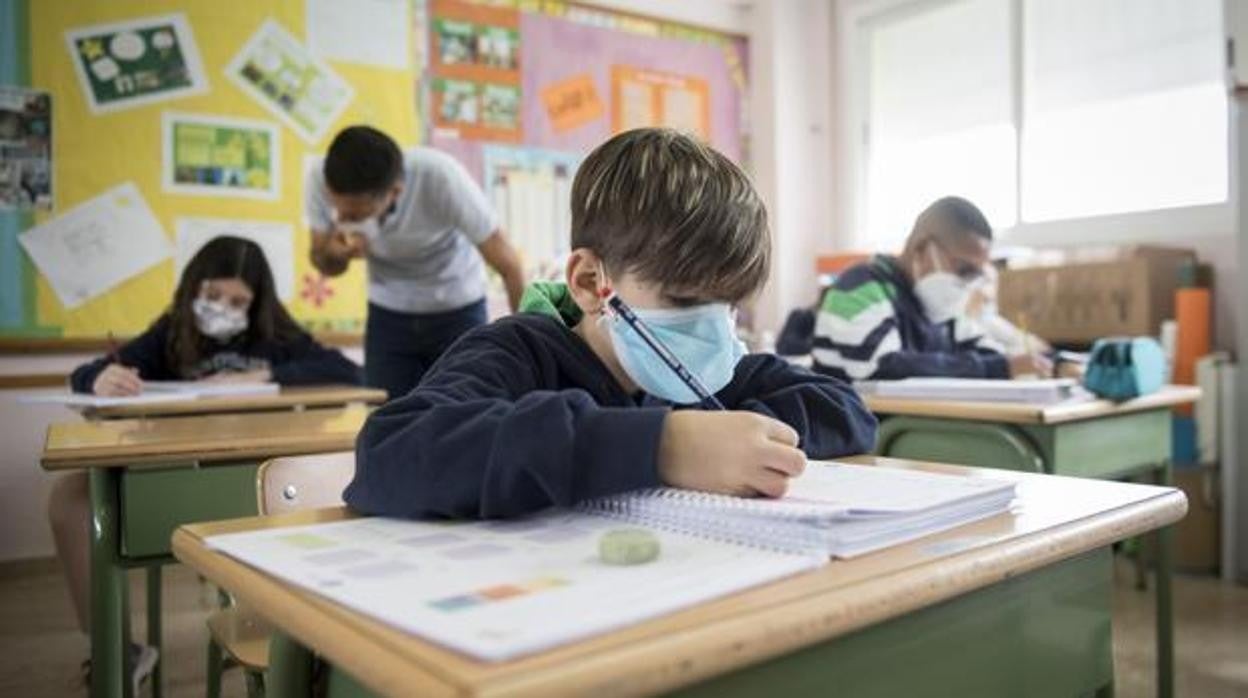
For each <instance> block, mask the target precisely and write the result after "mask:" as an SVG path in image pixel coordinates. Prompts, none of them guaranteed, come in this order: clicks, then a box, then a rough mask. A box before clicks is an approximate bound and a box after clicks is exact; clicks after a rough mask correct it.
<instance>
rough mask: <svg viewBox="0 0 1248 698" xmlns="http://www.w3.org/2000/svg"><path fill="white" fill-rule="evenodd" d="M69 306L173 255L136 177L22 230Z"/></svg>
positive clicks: (36, 260)
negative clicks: (133, 180) (140, 190)
mask: <svg viewBox="0 0 1248 698" xmlns="http://www.w3.org/2000/svg"><path fill="white" fill-rule="evenodd" d="M18 239H19V240H20V241H21V243H22V247H23V248H25V249H26V254H28V255H30V259H31V261H32V262H34V264H35V267H37V268H38V269H39V272H40V273H41V274H43V276H44V278H46V279H47V280H48V283H49V284H50V285H51V286H52V289H53V290H54V291H55V292H56V295H57V297H58V298H59V299H60V301H61V304H62V305H63V306H64V307H66V308H74V307H76V306H78V305H81V304H82V303H84V302H86V301H88V300H90V299H92V298H94V297H96V296H98V295H100V294H101V293H104V292H105V291H107V290H109V289H110V288H112V287H114V286H116V285H117V284H119V283H121V282H122V281H125V280H126V279H128V278H130V277H131V276H135V275H136V274H138V273H140V272H142V271H144V270H146V269H147V268H148V267H151V266H152V265H154V264H157V263H159V262H161V261H163V260H164V259H166V258H167V257H169V240H168V239H167V238H166V237H165V231H164V230H163V229H162V228H161V227H160V222H159V221H157V220H156V216H155V215H153V214H152V209H151V208H150V207H149V206H148V205H147V202H146V201H145V200H144V199H143V195H142V194H140V193H139V190H138V187H136V186H135V185H134V183H133V182H126V183H125V184H121V185H119V186H117V187H114V188H113V189H110V190H108V191H106V192H104V193H103V194H100V195H99V196H97V197H95V198H93V199H90V200H88V201H85V202H83V203H81V204H79V205H78V206H75V207H74V208H72V209H70V210H69V211H67V212H66V213H64V214H63V215H61V216H58V217H56V218H54V219H52V220H50V221H48V222H47V223H44V224H42V225H38V226H35V227H34V228H31V229H30V230H27V231H26V232H24V233H22V234H21V235H19V236H18Z"/></svg>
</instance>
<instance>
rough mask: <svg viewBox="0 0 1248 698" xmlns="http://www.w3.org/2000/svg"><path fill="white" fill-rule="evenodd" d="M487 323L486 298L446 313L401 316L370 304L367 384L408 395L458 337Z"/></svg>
mask: <svg viewBox="0 0 1248 698" xmlns="http://www.w3.org/2000/svg"><path fill="white" fill-rule="evenodd" d="M486 320H487V315H486V310H485V299H482V300H479V301H477V302H475V303H472V304H469V305H466V306H464V307H462V308H458V309H456V310H448V311H446V312H444V313H428V314H425V313H400V312H396V311H394V310H387V309H385V308H382V307H380V306H376V305H373V304H372V303H369V304H368V324H367V327H366V328H365V331H364V382H365V383H367V384H368V385H369V386H371V387H374V388H383V389H385V391H386V392H387V393H389V394H390V398H391V399H394V398H398V397H403V396H404V395H407V394H408V393H410V392H411V391H412V388H415V387H416V384H417V383H419V382H420V378H421V376H423V375H425V371H428V370H429V367H430V366H433V362H434V361H437V359H438V357H439V356H441V355H442V352H444V351H446V349H447V347H449V346H451V344H452V343H454V342H455V340H456V339H459V336H460V335H462V334H464V333H465V332H467V331H468V330H471V329H472V328H474V327H477V326H479V325H484V324H485V323H486Z"/></svg>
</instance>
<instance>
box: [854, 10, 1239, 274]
mask: <svg viewBox="0 0 1248 698" xmlns="http://www.w3.org/2000/svg"><path fill="white" fill-rule="evenodd" d="M858 26H859V29H858V32H859V34H858V38H859V42H858V43H859V45H860V46H861V47H862V48H861V56H862V59H861V61H860V65H861V68H859V70H861V71H864V72H865V74H864V75H862V77H861V81H860V82H861V84H863V85H864V89H863V91H864V92H865V94H864V95H863V96H862V106H861V107H860V108H859V110H858V112H859V114H860V115H861V118H862V121H863V132H862V133H863V140H864V150H863V153H864V156H865V161H864V162H863V167H862V172H861V175H860V176H863V177H865V182H864V184H865V186H863V187H862V188H861V189H860V191H861V192H862V193H861V194H860V197H861V199H862V200H860V201H859V202H858V210H859V211H860V220H859V222H860V224H861V226H860V227H862V228H864V229H865V233H866V237H867V242H868V243H869V244H870V246H872V247H875V248H878V249H890V248H891V249H896V248H897V247H899V246H900V244H901V241H902V240H904V239H905V237H906V235H907V234H908V233H909V231H910V226H911V225H912V223H913V221H914V217H915V216H916V215H917V214H918V212H919V211H920V210H921V209H922V208H923V207H924V206H926V205H927V204H928V203H930V202H931V201H933V200H935V199H936V198H938V197H940V196H944V195H946V194H956V195H960V196H964V197H966V198H968V199H970V200H971V201H973V202H975V203H976V204H977V205H979V206H980V208H982V209H983V210H984V212H985V214H986V215H987V216H988V218H989V220H990V221H991V222H992V223H993V225H994V227H996V228H998V229H1008V228H1012V227H1015V226H1017V225H1025V224H1027V223H1029V222H1042V221H1055V220H1066V219H1076V218H1089V217H1093V216H1101V215H1107V214H1118V213H1128V212H1139V211H1151V210H1157V209H1166V208H1175V207H1187V206H1199V205H1204V204H1211V203H1220V202H1224V201H1226V199H1227V188H1228V169H1229V146H1228V141H1227V138H1228V136H1227V128H1228V125H1227V98H1226V88H1225V87H1224V84H1223V74H1222V70H1223V69H1222V65H1223V58H1222V50H1223V49H1222V46H1223V38H1222V17H1221V4H1220V2H1219V0H943V1H942V0H924V1H920V2H914V3H906V4H902V5H901V6H900V7H898V6H896V4H895V3H894V4H893V5H892V7H891V9H890V10H889V11H887V12H885V13H881V14H877V15H873V16H868V17H867V18H866V19H864V20H863V21H862V22H861V23H860V24H859V25H858Z"/></svg>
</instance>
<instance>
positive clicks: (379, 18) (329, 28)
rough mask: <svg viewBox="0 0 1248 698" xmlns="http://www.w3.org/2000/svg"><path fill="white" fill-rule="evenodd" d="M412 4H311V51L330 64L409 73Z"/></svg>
mask: <svg viewBox="0 0 1248 698" xmlns="http://www.w3.org/2000/svg"><path fill="white" fill-rule="evenodd" d="M410 31H411V15H410V13H409V11H408V0H353V1H352V2H342V0H308V49H309V50H310V51H311V52H312V53H314V54H316V55H318V56H320V57H322V58H326V59H329V60H335V61H343V62H346V63H360V64H363V65H371V66H377V67H379V68H393V69H395V70H407V69H408V67H409V66H410V65H411V42H410V40H409V35H410Z"/></svg>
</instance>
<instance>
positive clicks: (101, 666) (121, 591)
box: [90, 468, 131, 698]
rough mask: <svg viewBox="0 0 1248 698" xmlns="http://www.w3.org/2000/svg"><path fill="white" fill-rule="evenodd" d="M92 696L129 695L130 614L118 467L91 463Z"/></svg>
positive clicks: (121, 697) (121, 696)
mask: <svg viewBox="0 0 1248 698" xmlns="http://www.w3.org/2000/svg"><path fill="white" fill-rule="evenodd" d="M90 480H91V696H92V698H126V697H128V696H129V695H130V693H131V686H130V680H129V672H128V671H127V668H126V667H127V665H128V663H129V657H128V655H129V652H128V647H127V645H128V644H129V637H130V634H129V632H128V631H129V628H128V627H127V626H128V625H129V614H128V612H127V611H128V609H127V605H128V604H127V602H128V600H129V593H128V592H129V589H128V588H127V586H126V570H125V569H124V568H123V567H122V566H121V564H120V551H121V524H120V518H119V516H120V512H119V509H120V507H119V506H118V487H119V484H120V482H121V471H120V470H119V469H117V468H91V470H90Z"/></svg>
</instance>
